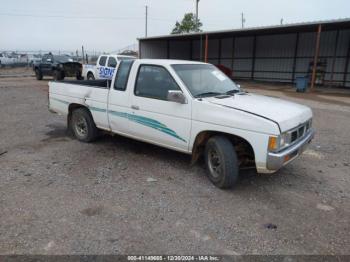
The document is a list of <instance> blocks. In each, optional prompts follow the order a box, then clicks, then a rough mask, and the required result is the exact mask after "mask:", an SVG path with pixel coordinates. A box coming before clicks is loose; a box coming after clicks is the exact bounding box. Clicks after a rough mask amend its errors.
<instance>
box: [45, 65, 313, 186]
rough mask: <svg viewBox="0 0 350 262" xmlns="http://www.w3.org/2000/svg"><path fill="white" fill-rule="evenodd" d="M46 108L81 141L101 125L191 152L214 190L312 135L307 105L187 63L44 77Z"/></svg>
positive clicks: (294, 153)
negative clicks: (93, 75)
mask: <svg viewBox="0 0 350 262" xmlns="http://www.w3.org/2000/svg"><path fill="white" fill-rule="evenodd" d="M49 109H50V110H51V111H53V112H56V113H59V114H63V115H66V116H67V122H68V128H69V129H71V130H72V131H73V133H74V134H75V137H76V138H77V139H78V140H80V141H83V142H90V141H93V140H94V139H95V138H96V137H97V135H98V132H99V130H105V131H108V132H111V133H116V134H120V135H123V136H127V137H131V138H134V139H137V140H141V141H145V142H149V143H152V144H155V145H159V146H162V147H166V148H170V149H173V150H177V151H180V152H183V153H186V154H191V155H192V162H193V163H194V162H196V160H198V159H199V157H201V156H204V159H205V162H206V166H207V169H208V172H207V173H208V177H209V179H210V180H211V181H212V182H213V183H214V184H215V185H216V186H218V187H219V188H230V187H232V186H233V185H234V184H235V183H236V181H237V178H238V174H239V170H240V169H241V168H250V167H254V168H256V170H257V172H258V173H274V172H276V171H277V170H278V169H280V168H281V167H283V166H284V165H286V164H287V163H289V162H291V161H292V160H294V159H295V158H297V157H298V156H299V155H300V154H301V153H302V152H303V151H304V149H305V148H306V146H307V145H308V144H309V143H310V141H311V140H312V138H313V136H314V129H313V128H312V127H311V124H312V111H311V110H310V108H308V107H306V106H303V105H299V104H295V103H291V102H288V101H284V100H280V99H276V98H272V97H265V96H260V95H255V94H251V93H246V92H243V91H241V90H240V88H239V87H238V86H237V85H236V84H235V83H234V82H233V81H232V80H231V79H229V78H228V77H227V76H226V75H224V74H223V73H222V72H221V71H219V70H218V69H217V68H216V67H214V66H213V65H210V64H204V63H198V62H192V61H178V60H146V59H141V60H125V61H122V62H121V63H120V64H119V66H118V67H117V71H116V72H115V73H114V76H113V79H112V81H109V80H95V81H89V80H88V81H61V82H50V83H49ZM169 161H170V160H169Z"/></svg>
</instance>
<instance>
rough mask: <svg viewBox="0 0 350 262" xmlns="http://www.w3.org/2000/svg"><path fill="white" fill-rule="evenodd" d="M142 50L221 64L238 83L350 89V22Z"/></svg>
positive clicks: (160, 42) (179, 39)
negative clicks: (304, 82) (303, 82)
mask: <svg viewBox="0 0 350 262" xmlns="http://www.w3.org/2000/svg"><path fill="white" fill-rule="evenodd" d="M139 52H140V57H141V58H165V59H185V60H197V61H206V62H209V63H212V64H215V65H222V66H225V67H227V68H229V69H231V70H232V77H233V79H249V80H259V81H269V82H270V81H271V82H272V81H273V82H286V83H293V82H294V81H295V79H296V77H300V76H308V77H310V81H311V85H312V86H313V85H314V84H320V85H327V86H343V87H350V66H349V57H350V19H342V20H332V21H322V22H311V23H300V24H289V25H281V26H271V27H258V28H247V29H238V30H227V31H213V32H200V33H193V34H182V35H167V36H159V37H148V38H140V39H139Z"/></svg>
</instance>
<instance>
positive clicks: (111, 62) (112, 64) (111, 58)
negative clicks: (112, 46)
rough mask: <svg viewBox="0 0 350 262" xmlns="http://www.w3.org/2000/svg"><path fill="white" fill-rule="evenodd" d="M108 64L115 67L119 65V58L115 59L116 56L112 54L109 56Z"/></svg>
mask: <svg viewBox="0 0 350 262" xmlns="http://www.w3.org/2000/svg"><path fill="white" fill-rule="evenodd" d="M107 66H108V67H113V68H115V67H116V66H117V60H115V58H114V57H111V56H110V57H109V58H108V63H107Z"/></svg>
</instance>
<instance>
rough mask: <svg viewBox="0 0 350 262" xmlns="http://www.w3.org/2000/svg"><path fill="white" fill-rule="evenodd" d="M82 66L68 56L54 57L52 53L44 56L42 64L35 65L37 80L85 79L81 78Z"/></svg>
mask: <svg viewBox="0 0 350 262" xmlns="http://www.w3.org/2000/svg"><path fill="white" fill-rule="evenodd" d="M82 68H83V67H82V64H81V63H79V62H77V61H74V59H73V58H71V57H70V56H68V55H53V54H51V53H49V54H46V55H44V56H43V58H42V60H41V61H40V62H37V63H35V64H34V66H33V69H34V71H35V75H36V79H38V80H42V79H43V76H53V78H54V79H55V80H63V79H64V78H65V77H76V78H77V79H78V80H81V79H83V78H82V76H81V72H82Z"/></svg>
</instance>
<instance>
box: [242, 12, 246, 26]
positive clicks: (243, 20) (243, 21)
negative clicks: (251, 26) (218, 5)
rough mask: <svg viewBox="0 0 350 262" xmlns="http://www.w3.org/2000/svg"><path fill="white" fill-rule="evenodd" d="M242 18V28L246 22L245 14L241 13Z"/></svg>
mask: <svg viewBox="0 0 350 262" xmlns="http://www.w3.org/2000/svg"><path fill="white" fill-rule="evenodd" d="M241 15H242V16H241V20H242V28H244V23H245V18H244V14H243V13H242V14H241Z"/></svg>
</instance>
